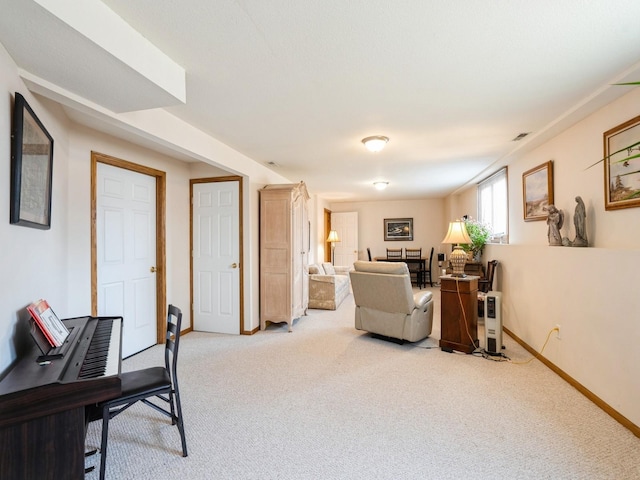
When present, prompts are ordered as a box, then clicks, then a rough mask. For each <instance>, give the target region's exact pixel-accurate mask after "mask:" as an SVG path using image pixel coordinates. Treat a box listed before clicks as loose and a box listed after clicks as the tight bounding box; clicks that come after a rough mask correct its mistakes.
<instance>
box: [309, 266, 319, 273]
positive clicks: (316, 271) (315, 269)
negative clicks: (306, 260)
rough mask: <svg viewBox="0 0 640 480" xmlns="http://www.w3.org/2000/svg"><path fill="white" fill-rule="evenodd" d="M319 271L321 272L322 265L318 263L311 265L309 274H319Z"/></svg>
mask: <svg viewBox="0 0 640 480" xmlns="http://www.w3.org/2000/svg"><path fill="white" fill-rule="evenodd" d="M318 273H320V267H319V266H318V265H316V264H312V265H309V275H317V274H318Z"/></svg>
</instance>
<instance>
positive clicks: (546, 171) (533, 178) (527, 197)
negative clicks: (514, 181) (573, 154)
mask: <svg viewBox="0 0 640 480" xmlns="http://www.w3.org/2000/svg"><path fill="white" fill-rule="evenodd" d="M522 204H523V206H524V221H525V222H533V221H537V220H546V219H547V208H548V207H549V205H552V204H553V162H552V161H551V160H549V161H548V162H545V163H543V164H542V165H538V166H537V167H535V168H532V169H531V170H527V171H526V172H524V173H523V174H522Z"/></svg>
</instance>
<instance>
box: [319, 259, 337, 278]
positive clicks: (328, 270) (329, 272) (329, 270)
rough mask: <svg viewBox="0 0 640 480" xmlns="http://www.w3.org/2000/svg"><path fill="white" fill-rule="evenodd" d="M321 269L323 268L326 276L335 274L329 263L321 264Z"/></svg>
mask: <svg viewBox="0 0 640 480" xmlns="http://www.w3.org/2000/svg"><path fill="white" fill-rule="evenodd" d="M322 268H324V273H325V274H326V275H335V274H336V269H335V268H333V265H332V264H330V263H329V262H326V263H323V264H322Z"/></svg>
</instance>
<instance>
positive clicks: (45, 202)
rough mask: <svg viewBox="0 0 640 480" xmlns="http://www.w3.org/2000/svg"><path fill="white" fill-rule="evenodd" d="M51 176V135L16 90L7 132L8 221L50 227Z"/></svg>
mask: <svg viewBox="0 0 640 480" xmlns="http://www.w3.org/2000/svg"><path fill="white" fill-rule="evenodd" d="M52 179H53V138H52V137H51V135H49V132H47V129H46V128H45V127H44V125H43V124H42V122H41V121H40V120H39V119H38V117H37V116H36V114H35V113H34V111H33V110H32V109H31V107H30V106H29V104H28V103H27V101H26V100H25V99H24V97H23V96H22V95H20V94H19V93H17V92H16V95H15V103H14V107H13V128H12V131H11V205H10V215H9V222H10V223H12V224H15V225H22V226H25V227H32V228H39V229H43V230H48V229H49V228H51V187H52Z"/></svg>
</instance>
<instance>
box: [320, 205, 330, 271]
mask: <svg viewBox="0 0 640 480" xmlns="http://www.w3.org/2000/svg"><path fill="white" fill-rule="evenodd" d="M330 231H331V210H329V209H326V208H325V209H324V234H323V235H324V236H323V238H322V240H323V241H324V261H325V262H330V261H331V242H327V238H329V232H330Z"/></svg>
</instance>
